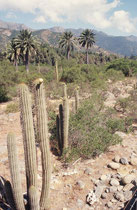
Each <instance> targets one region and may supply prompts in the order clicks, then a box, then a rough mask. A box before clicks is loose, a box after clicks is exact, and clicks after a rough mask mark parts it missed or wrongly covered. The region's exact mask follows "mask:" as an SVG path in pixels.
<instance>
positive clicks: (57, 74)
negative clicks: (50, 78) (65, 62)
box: [55, 60, 59, 82]
mask: <svg viewBox="0 0 137 210" xmlns="http://www.w3.org/2000/svg"><path fill="white" fill-rule="evenodd" d="M55 72H56V80H57V82H58V81H59V71H58V61H57V60H56V67H55Z"/></svg>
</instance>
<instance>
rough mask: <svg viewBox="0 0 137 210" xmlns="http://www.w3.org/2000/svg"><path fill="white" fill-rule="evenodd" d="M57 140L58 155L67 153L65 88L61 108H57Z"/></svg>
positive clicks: (67, 105)
mask: <svg viewBox="0 0 137 210" xmlns="http://www.w3.org/2000/svg"><path fill="white" fill-rule="evenodd" d="M56 122H57V138H58V145H59V150H60V154H62V152H63V151H66V152H68V151H67V150H68V131H69V100H68V96H67V86H66V84H64V89H63V106H62V104H60V106H59V115H57V119H56Z"/></svg>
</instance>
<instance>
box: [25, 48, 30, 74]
mask: <svg viewBox="0 0 137 210" xmlns="http://www.w3.org/2000/svg"><path fill="white" fill-rule="evenodd" d="M25 66H26V71H27V73H29V52H28V50H27V52H26V55H25Z"/></svg>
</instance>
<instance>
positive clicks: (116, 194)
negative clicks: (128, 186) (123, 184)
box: [114, 192, 124, 202]
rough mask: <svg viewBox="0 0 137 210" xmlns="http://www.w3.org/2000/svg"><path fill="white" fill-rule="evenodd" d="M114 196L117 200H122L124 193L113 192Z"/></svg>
mask: <svg viewBox="0 0 137 210" xmlns="http://www.w3.org/2000/svg"><path fill="white" fill-rule="evenodd" d="M114 198H115V199H117V200H118V201H121V202H124V194H123V193H122V192H117V193H115V194H114Z"/></svg>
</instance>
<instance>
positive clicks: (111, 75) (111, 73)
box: [105, 69, 124, 82]
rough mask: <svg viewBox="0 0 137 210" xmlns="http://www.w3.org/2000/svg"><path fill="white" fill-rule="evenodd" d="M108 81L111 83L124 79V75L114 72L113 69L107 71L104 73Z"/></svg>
mask: <svg viewBox="0 0 137 210" xmlns="http://www.w3.org/2000/svg"><path fill="white" fill-rule="evenodd" d="M105 74H106V77H108V79H111V80H112V81H113V82H115V81H118V80H122V79H124V74H123V72H121V71H116V70H115V69H109V70H107V72H106V73H105Z"/></svg>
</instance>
